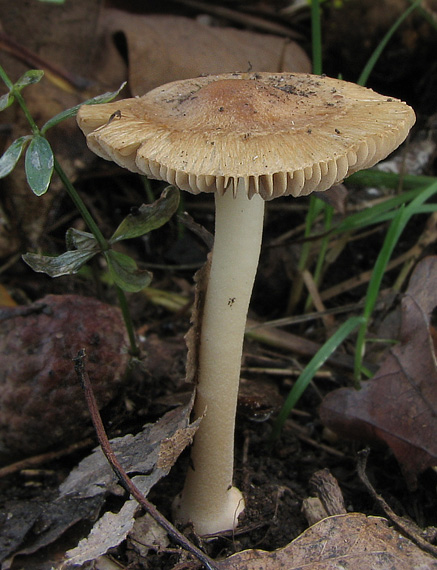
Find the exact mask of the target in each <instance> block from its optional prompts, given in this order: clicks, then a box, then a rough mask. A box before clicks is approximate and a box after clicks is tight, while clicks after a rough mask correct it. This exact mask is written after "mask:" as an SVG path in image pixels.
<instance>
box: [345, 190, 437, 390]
mask: <svg viewBox="0 0 437 570" xmlns="http://www.w3.org/2000/svg"><path fill="white" fill-rule="evenodd" d="M436 193H437V182H434V183H433V184H430V186H429V187H428V188H426V189H425V190H422V191H421V192H420V193H419V194H418V195H417V196H416V197H415V198H414V199H413V200H412V201H411V202H410V203H409V204H408V205H407V206H406V205H404V206H402V208H401V209H400V210H399V211H398V213H397V214H396V216H395V217H394V218H393V220H392V222H391V224H390V227H389V229H388V232H387V235H386V238H385V240H384V244H383V246H382V248H381V251H380V252H379V255H378V258H377V260H376V263H375V268H374V270H373V273H372V277H371V279H370V282H369V286H368V288H367V294H366V303H365V307H364V310H363V317H364V323H363V325H362V326H361V327H360V330H359V332H358V338H357V343H356V348H355V371H354V375H355V381H356V382H357V383H358V382H359V378H360V375H361V366H362V360H363V357H364V352H365V337H366V334H367V327H368V323H369V319H370V316H371V314H372V312H373V309H374V307H375V303H376V301H377V298H378V295H379V291H380V287H381V283H382V279H383V277H384V273H385V270H386V268H387V264H388V262H389V261H390V258H391V255H392V253H393V250H394V248H395V247H396V244H397V243H398V241H399V238H400V236H401V235H402V232H403V231H404V229H405V226H406V225H407V224H408V222H409V221H410V219H411V218H412V216H414V215H416V214H417V213H419V212H420V211H421V210H422V206H423V203H424V202H426V201H427V200H429V199H430V198H432V197H433V196H434V195H435V194H436Z"/></svg>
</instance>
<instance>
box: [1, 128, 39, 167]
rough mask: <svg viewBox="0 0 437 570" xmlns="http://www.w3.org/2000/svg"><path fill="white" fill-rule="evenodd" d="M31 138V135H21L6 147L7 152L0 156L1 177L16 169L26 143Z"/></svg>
mask: <svg viewBox="0 0 437 570" xmlns="http://www.w3.org/2000/svg"><path fill="white" fill-rule="evenodd" d="M31 138H32V137H31V136H30V135H28V136H25V137H20V138H18V139H17V140H16V141H14V142H13V143H12V144H11V145H10V146H9V147H8V148H7V149H6V151H5V153H4V154H3V156H2V157H1V158H0V178H4V177H5V176H7V175H8V174H10V173H11V172H12V171H13V170H14V168H15V165H16V164H17V162H18V161H19V159H20V156H21V154H22V152H23V150H24V147H25V145H26V144H27V142H28V141H29V140H30V139H31Z"/></svg>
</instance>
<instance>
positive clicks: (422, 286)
mask: <svg viewBox="0 0 437 570" xmlns="http://www.w3.org/2000/svg"><path fill="white" fill-rule="evenodd" d="M436 307H437V257H436V256H431V257H427V258H425V259H424V260H423V261H421V262H420V263H419V264H418V266H417V267H416V270H415V271H414V273H413V275H412V277H411V279H410V283H409V287H408V290H407V291H406V293H405V296H404V298H403V300H402V324H401V334H400V343H399V344H397V345H396V346H394V347H393V348H391V349H389V350H388V351H387V354H386V357H385V359H384V360H383V362H382V364H381V366H380V368H379V370H378V372H377V373H376V375H375V376H374V377H373V378H372V379H371V380H368V381H366V382H363V383H362V387H361V389H360V390H354V389H352V388H340V389H339V390H335V391H334V392H331V393H330V394H328V396H327V397H326V398H325V400H324V401H323V403H322V405H321V408H320V416H321V419H322V421H323V423H324V424H325V425H326V426H328V427H329V428H331V429H333V430H334V431H336V432H337V433H339V434H340V435H344V436H345V437H347V438H352V439H358V440H361V441H363V440H364V441H383V442H385V443H386V444H387V445H388V446H389V447H390V448H391V449H392V450H393V453H394V454H395V456H396V458H397V460H398V461H399V463H400V464H401V466H402V468H403V471H404V473H405V476H406V479H407V481H408V483H409V484H410V485H411V486H412V487H414V485H415V483H416V477H417V475H418V474H419V473H421V472H422V471H424V470H425V469H427V468H429V467H433V466H435V465H437V365H436V362H437V361H436V354H435V345H434V340H433V339H434V337H435V329H434V326H433V324H432V318H433V313H434V310H435V308H436Z"/></svg>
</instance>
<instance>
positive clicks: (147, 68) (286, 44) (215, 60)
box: [102, 10, 311, 95]
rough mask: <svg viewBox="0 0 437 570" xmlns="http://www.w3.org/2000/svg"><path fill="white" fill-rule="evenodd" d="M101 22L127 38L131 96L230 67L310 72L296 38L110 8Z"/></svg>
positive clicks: (111, 32) (244, 69) (231, 68)
mask: <svg viewBox="0 0 437 570" xmlns="http://www.w3.org/2000/svg"><path fill="white" fill-rule="evenodd" d="M102 27H104V28H106V29H107V31H108V33H109V34H111V35H114V34H117V33H122V34H124V36H125V37H126V42H127V47H128V60H129V87H130V90H131V92H132V94H133V95H143V94H144V93H146V92H147V91H149V90H150V89H153V88H154V87H157V86H159V85H162V84H163V83H167V82H169V81H175V80H177V79H187V78H190V77H197V76H199V75H202V74H205V73H225V72H232V71H246V70H249V69H251V70H252V71H271V72H275V71H303V72H310V71H311V64H310V61H309V59H308V57H307V55H306V54H305V52H304V51H303V49H302V48H300V47H299V46H298V45H297V44H296V43H295V42H293V41H290V40H288V39H286V38H285V39H284V38H280V37H276V36H272V35H267V34H257V33H254V32H248V31H243V30H236V29H234V28H225V27H212V26H208V25H205V24H202V23H200V22H198V21H196V20H192V19H190V18H184V17H181V16H165V15H152V16H140V15H138V14H129V13H126V12H122V11H119V10H108V11H107V12H106V14H105V15H104V16H103V19H102Z"/></svg>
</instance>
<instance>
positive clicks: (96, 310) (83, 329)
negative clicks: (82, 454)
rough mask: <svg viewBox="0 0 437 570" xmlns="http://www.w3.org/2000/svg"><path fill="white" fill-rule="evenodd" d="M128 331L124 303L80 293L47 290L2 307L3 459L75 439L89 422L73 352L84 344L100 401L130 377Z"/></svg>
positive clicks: (0, 432)
mask: <svg viewBox="0 0 437 570" xmlns="http://www.w3.org/2000/svg"><path fill="white" fill-rule="evenodd" d="M128 346H129V343H128V337H127V333H126V327H125V325H124V322H123V319H122V316H121V312H120V310H119V309H118V308H116V307H112V306H110V305H107V304H105V303H102V302H100V301H98V300H96V299H93V298H88V297H81V296H78V295H47V296H46V297H44V298H42V299H41V300H39V301H37V302H35V303H33V304H31V305H27V306H17V307H8V308H3V309H1V310H0V355H1V361H2V366H1V368H0V393H1V399H0V459H2V457H3V459H4V460H5V459H11V458H15V457H18V456H24V455H31V454H35V453H39V452H41V451H44V450H46V449H48V448H49V447H51V446H53V445H60V444H62V443H65V442H68V443H72V442H73V441H74V440H75V439H77V438H82V437H83V436H84V430H85V429H86V426H87V425H89V424H90V421H89V412H88V409H87V406H86V404H85V398H84V396H83V393H82V388H81V386H80V383H79V381H78V379H77V375H76V373H75V371H74V363H73V361H72V359H73V358H74V357H75V356H76V355H77V352H78V351H79V350H80V349H82V348H84V349H85V350H86V353H87V356H88V361H87V370H88V373H89V375H90V378H91V381H92V384H93V388H94V391H95V394H96V398H97V401H98V403H99V406H100V407H103V406H105V405H106V404H108V403H109V402H110V401H111V400H112V399H113V398H114V397H115V395H116V394H117V393H118V391H119V390H120V388H121V386H122V385H123V383H124V379H125V375H126V372H127V366H128V363H129V360H130V357H129V354H128Z"/></svg>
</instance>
